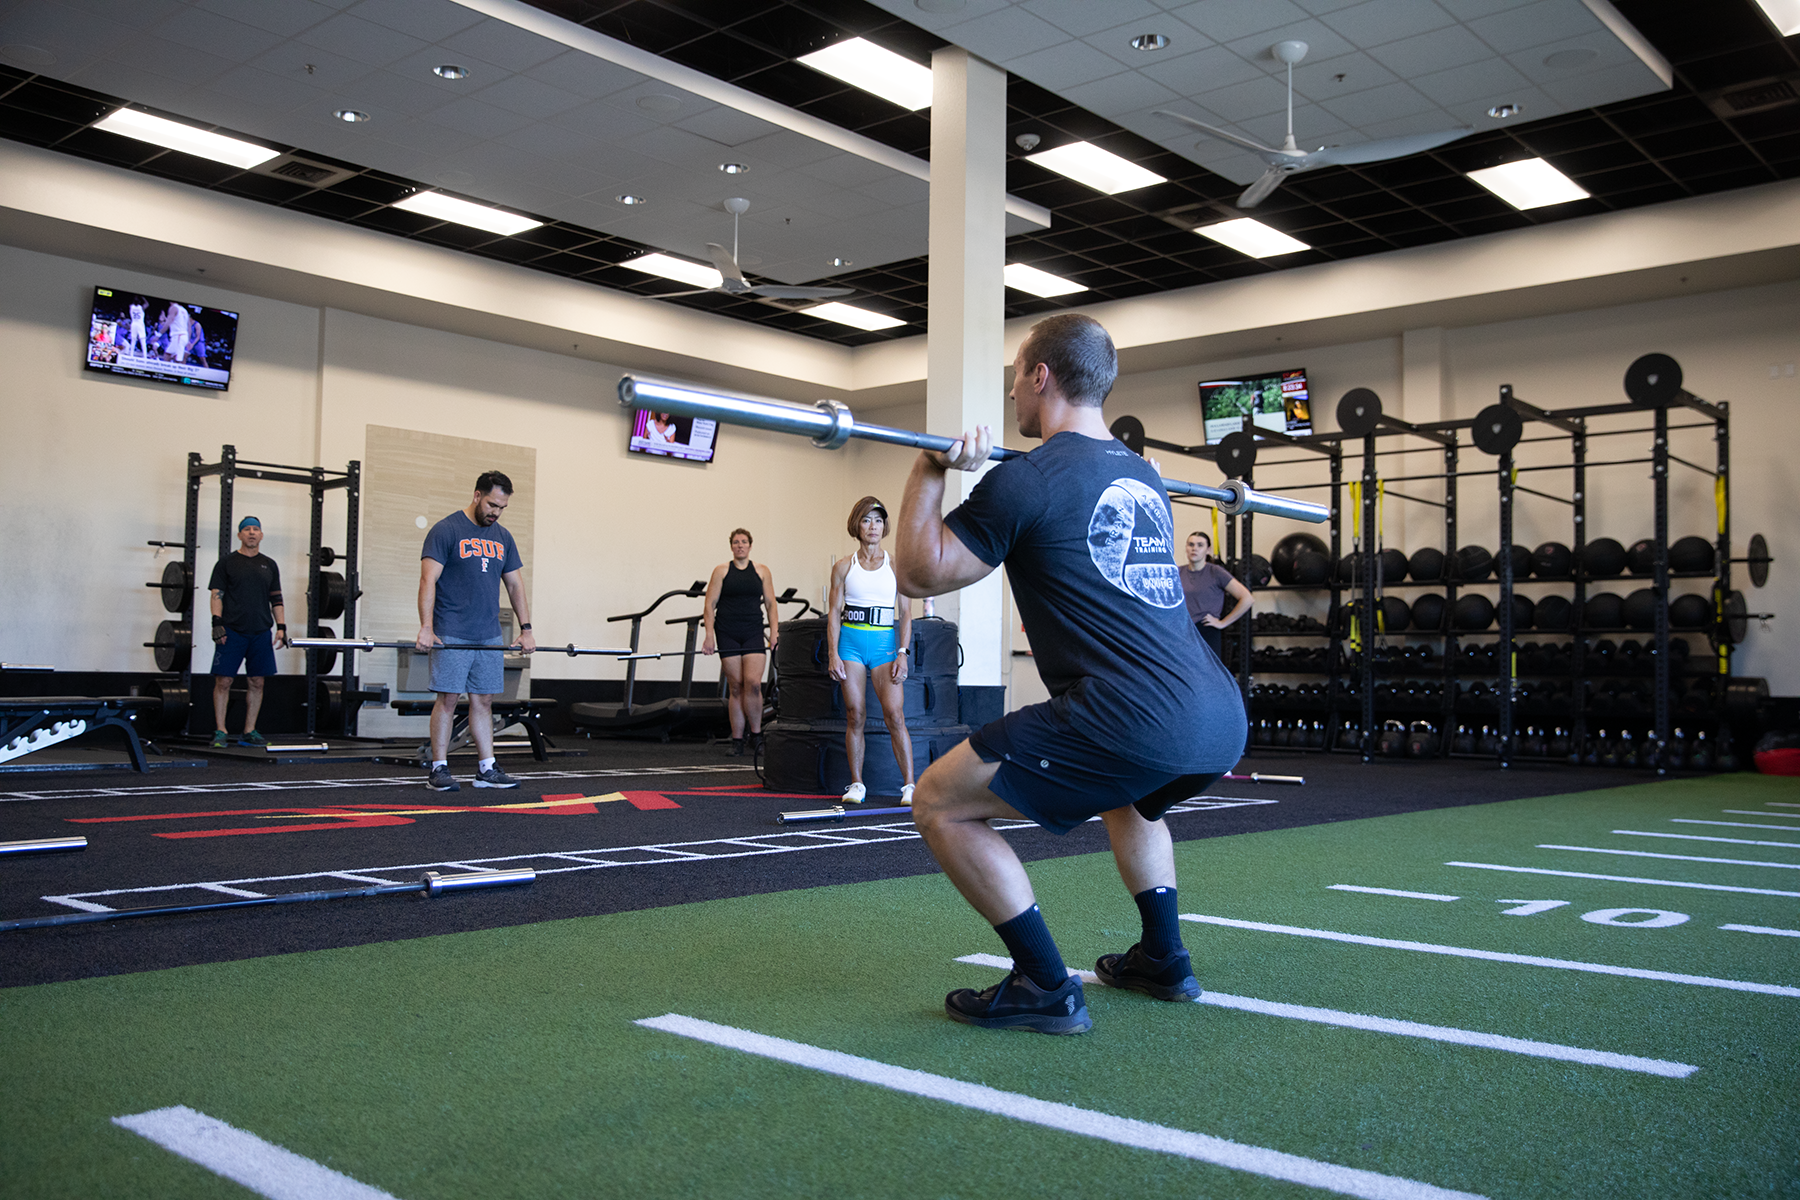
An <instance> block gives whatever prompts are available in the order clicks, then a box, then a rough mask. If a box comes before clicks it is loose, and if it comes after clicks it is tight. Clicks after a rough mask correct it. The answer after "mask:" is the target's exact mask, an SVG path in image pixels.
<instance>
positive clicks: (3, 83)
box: [0, 63, 32, 92]
mask: <svg viewBox="0 0 1800 1200" xmlns="http://www.w3.org/2000/svg"><path fill="white" fill-rule="evenodd" d="M30 78H32V74H31V72H30V71H22V70H20V69H19V68H18V67H9V66H7V65H6V64H5V63H0V92H5V91H6V90H7V89H8V88H9V87H13V86H16V85H18V84H21V83H24V82H25V81H26V80H27V79H30Z"/></svg>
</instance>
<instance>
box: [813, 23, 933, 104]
mask: <svg viewBox="0 0 1800 1200" xmlns="http://www.w3.org/2000/svg"><path fill="white" fill-rule="evenodd" d="M798 61H800V62H803V63H805V64H806V65H807V66H809V67H811V68H812V69H813V70H815V71H820V72H823V73H824V74H826V75H829V76H831V77H832V78H833V79H841V80H843V81H844V82H845V83H847V84H850V85H851V86H852V87H859V88H861V89H862V90H863V91H865V92H868V93H870V94H871V95H876V96H880V97H881V98H882V99H883V100H887V101H889V102H891V103H894V104H898V105H899V106H900V107H901V108H904V109H907V110H909V111H911V112H917V111H918V110H919V109H921V108H930V107H931V68H930V67H926V66H921V65H920V64H919V63H916V62H914V61H913V60H912V59H910V58H902V57H901V56H900V55H898V54H895V53H894V52H893V51H892V50H889V49H886V48H885V47H882V46H877V45H876V44H875V43H874V42H871V41H867V40H865V39H863V38H859V37H857V38H851V39H850V40H848V41H844V42H839V43H838V44H837V45H835V46H827V47H825V48H824V49H823V50H814V51H813V52H812V53H811V54H802V55H801V56H800V58H799V60H798Z"/></svg>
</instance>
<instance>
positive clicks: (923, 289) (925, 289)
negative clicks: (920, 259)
mask: <svg viewBox="0 0 1800 1200" xmlns="http://www.w3.org/2000/svg"><path fill="white" fill-rule="evenodd" d="M881 294H882V295H883V296H885V297H886V298H887V299H889V300H892V301H894V302H895V303H897V304H914V305H923V304H925V303H926V301H928V300H929V299H930V298H931V288H930V287H929V286H927V285H926V284H923V283H909V284H907V285H906V286H905V287H890V288H886V289H884V290H883V291H882V292H881Z"/></svg>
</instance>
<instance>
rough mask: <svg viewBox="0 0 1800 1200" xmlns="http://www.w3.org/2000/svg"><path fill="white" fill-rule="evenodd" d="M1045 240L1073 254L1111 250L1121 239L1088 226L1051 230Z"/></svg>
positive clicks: (1071, 226) (1044, 236) (1072, 226)
mask: <svg viewBox="0 0 1800 1200" xmlns="http://www.w3.org/2000/svg"><path fill="white" fill-rule="evenodd" d="M1043 238H1044V241H1045V242H1046V243H1048V244H1049V245H1052V246H1055V247H1057V248H1058V249H1060V250H1066V251H1068V252H1070V253H1071V254H1087V253H1091V252H1093V251H1096V250H1099V251H1105V250H1110V249H1111V248H1112V247H1114V246H1116V245H1118V244H1119V239H1117V238H1115V237H1113V236H1112V235H1111V234H1109V233H1107V232H1106V231H1104V230H1101V229H1095V228H1093V227H1092V226H1087V225H1070V226H1067V227H1064V228H1061V229H1051V230H1050V231H1049V232H1048V233H1046V234H1044V235H1043Z"/></svg>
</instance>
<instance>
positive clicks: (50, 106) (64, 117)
mask: <svg viewBox="0 0 1800 1200" xmlns="http://www.w3.org/2000/svg"><path fill="white" fill-rule="evenodd" d="M5 102H6V103H7V104H9V105H11V106H12V107H14V108H22V109H25V110H27V111H28V112H34V113H38V114H40V115H42V116H46V117H55V118H56V119H57V120H59V121H67V122H69V123H70V124H73V125H86V124H88V123H89V122H92V121H97V120H99V119H100V118H101V117H103V116H105V115H106V114H107V113H109V112H111V111H113V110H114V109H115V108H118V107H119V105H118V103H117V102H116V101H113V100H110V99H103V98H101V97H99V96H97V95H95V94H94V93H91V92H72V91H68V90H65V89H64V88H60V87H56V86H55V85H53V84H50V83H48V82H46V81H45V80H43V79H34V80H31V81H30V82H28V83H24V84H21V85H20V86H19V87H17V88H14V89H13V90H12V91H10V92H8V93H7V95H6V101H5Z"/></svg>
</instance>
